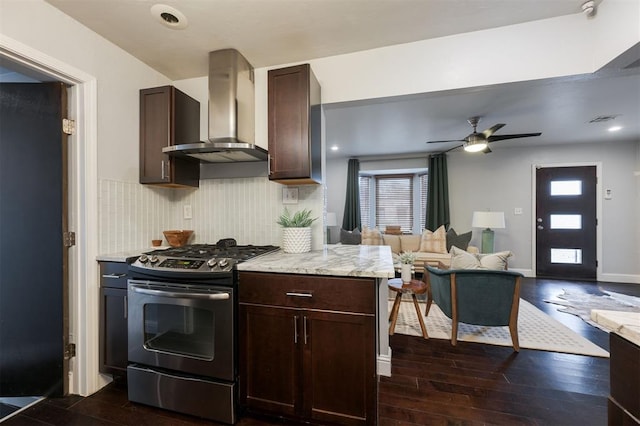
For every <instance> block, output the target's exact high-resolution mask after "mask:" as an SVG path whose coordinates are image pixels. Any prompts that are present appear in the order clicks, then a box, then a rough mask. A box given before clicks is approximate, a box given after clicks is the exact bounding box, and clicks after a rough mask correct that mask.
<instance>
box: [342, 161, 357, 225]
mask: <svg viewBox="0 0 640 426" xmlns="http://www.w3.org/2000/svg"><path fill="white" fill-rule="evenodd" d="M356 228H358V229H360V162H359V161H358V160H357V159H354V158H352V159H350V160H349V164H348V166H347V195H346V199H345V201H344V215H343V216H342V229H346V230H348V231H351V230H353V229H356Z"/></svg>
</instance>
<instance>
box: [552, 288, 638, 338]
mask: <svg viewBox="0 0 640 426" xmlns="http://www.w3.org/2000/svg"><path fill="white" fill-rule="evenodd" d="M563 291H564V293H563V294H560V295H558V297H559V298H560V299H562V300H545V302H547V303H553V304H554V305H561V306H563V307H562V308H559V309H558V311H559V312H565V313H567V314H572V315H576V316H578V317H580V318H582V320H583V321H584V322H586V323H587V324H589V325H592V326H594V327H597V328H599V329H601V330H604V331H606V332H609V331H610V330H609V329H607V328H606V327H604V326H602V325H600V324H598V323H596V322H594V321H593V320H592V319H591V310H592V309H598V310H605V311H622V312H640V297H634V296H627V295H626V294H620V293H615V292H613V291H603V293H604V294H602V295H599V294H590V293H583V292H578V291H570V290H566V289H563Z"/></svg>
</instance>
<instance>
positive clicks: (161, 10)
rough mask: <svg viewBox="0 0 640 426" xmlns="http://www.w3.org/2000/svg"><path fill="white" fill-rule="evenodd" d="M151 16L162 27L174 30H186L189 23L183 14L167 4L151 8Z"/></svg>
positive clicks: (155, 5)
mask: <svg viewBox="0 0 640 426" xmlns="http://www.w3.org/2000/svg"><path fill="white" fill-rule="evenodd" d="M151 15H153V17H154V18H156V20H157V21H158V22H160V23H161V24H162V25H164V26H165V27H168V28H171V29H172V30H182V29H185V28H187V24H188V23H189V22H188V21H187V17H186V16H184V14H183V13H182V12H180V11H179V10H178V9H176V8H174V7H171V6H167V5H166V4H154V5H153V6H151Z"/></svg>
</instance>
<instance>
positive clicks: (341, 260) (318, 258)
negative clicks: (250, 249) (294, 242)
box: [238, 244, 394, 278]
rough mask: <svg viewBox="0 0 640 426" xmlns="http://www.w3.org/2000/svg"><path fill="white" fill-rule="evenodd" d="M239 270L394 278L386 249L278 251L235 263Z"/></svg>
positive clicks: (337, 247) (331, 247) (336, 247)
mask: <svg viewBox="0 0 640 426" xmlns="http://www.w3.org/2000/svg"><path fill="white" fill-rule="evenodd" d="M238 270H239V271H254V272H274V273H282V274H304V275H332V276H339V277H368V278H393V277H394V268H393V258H392V256H391V248H390V247H389V246H369V245H340V244H335V245H326V246H324V248H323V249H322V250H314V251H310V252H308V253H285V252H283V251H278V252H275V253H269V254H266V255H263V256H259V257H256V258H254V259H251V260H248V261H246V262H243V263H240V264H238Z"/></svg>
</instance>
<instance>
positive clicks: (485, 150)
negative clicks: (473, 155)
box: [481, 145, 493, 154]
mask: <svg viewBox="0 0 640 426" xmlns="http://www.w3.org/2000/svg"><path fill="white" fill-rule="evenodd" d="M481 152H482V153H483V154H488V153H490V152H493V151H491V148H489V145H487V147H486V148H485V149H483V150H482V151H481Z"/></svg>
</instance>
